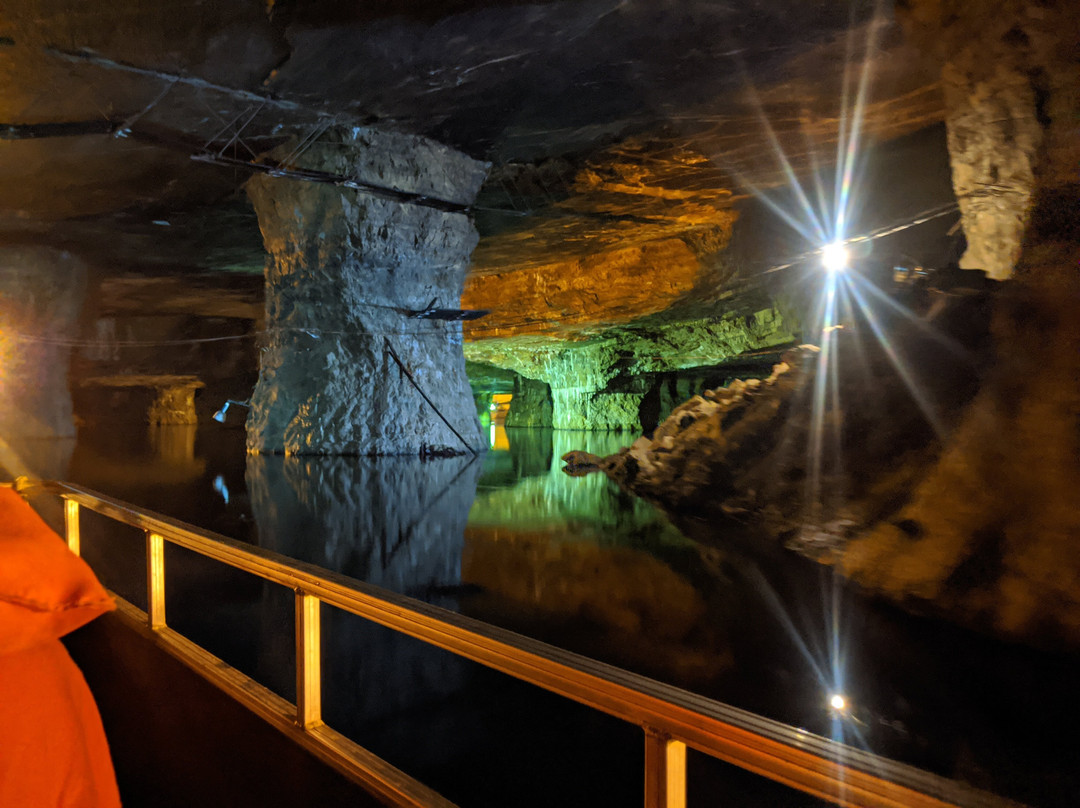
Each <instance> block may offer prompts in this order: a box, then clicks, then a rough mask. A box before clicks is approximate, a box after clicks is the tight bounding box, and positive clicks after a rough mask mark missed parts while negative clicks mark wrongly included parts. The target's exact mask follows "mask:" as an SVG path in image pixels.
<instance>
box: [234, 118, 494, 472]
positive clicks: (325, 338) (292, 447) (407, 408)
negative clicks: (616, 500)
mask: <svg viewBox="0 0 1080 808" xmlns="http://www.w3.org/2000/svg"><path fill="white" fill-rule="evenodd" d="M289 151H290V150H289V149H288V148H285V149H283V150H282V151H281V153H279V154H278V155H277V156H278V157H279V158H286V157H288V154H289ZM292 159H295V160H298V161H299V163H300V165H302V166H303V167H304V168H307V169H313V170H318V171H323V172H327V173H328V174H331V175H335V176H344V177H349V178H354V179H356V180H359V181H361V182H364V183H368V184H373V185H378V186H380V187H382V188H387V189H390V190H391V191H392V192H398V195H399V196H400V195H401V194H406V195H412V197H411V198H409V199H400V198H399V199H394V198H385V196H379V195H373V194H370V193H366V192H362V191H354V190H349V189H347V188H341V187H338V186H337V185H335V184H330V183H322V182H301V181H297V180H294V179H275V178H272V177H257V178H255V179H253V180H251V182H250V183H249V185H248V193H249V195H250V196H251V199H252V202H253V203H254V205H255V209H256V212H257V213H258V216H259V225H260V227H261V229H262V232H263V239H264V241H265V244H266V250H267V252H268V253H269V259H268V262H267V268H266V311H267V315H266V323H267V329H268V330H269V332H270V334H269V338H268V340H267V344H266V345H265V346H264V347H263V349H262V356H261V367H260V374H259V383H258V385H257V386H256V388H255V392H254V394H253V395H252V399H251V415H250V417H249V420H248V449H249V451H254V452H285V453H287V454H358V455H375V454H429V453H435V454H445V453H462V452H469V451H476V450H478V449H479V448H480V447H482V445H483V443H482V437H481V434H480V428H479V424H478V422H477V420H476V416H475V412H474V407H473V401H472V395H471V393H470V391H469V386H468V381H467V380H466V377H465V360H464V357H463V355H462V350H461V325H460V323H456V322H447V321H443V320H430V319H417V318H414V317H410V316H409V314H410V313H412V312H419V311H421V310H424V309H426V308H428V307H430V306H434V307H436V308H446V309H456V308H457V307H458V305H459V300H460V298H461V290H462V285H463V283H464V277H465V268H466V266H467V264H468V260H469V255H470V253H471V252H472V250H473V248H474V247H475V246H476V241H477V235H476V230H475V229H474V228H473V226H472V222H471V221H470V220H469V217H468V216H467V215H466V214H465V213H464V212H461V210H463V208H464V206H467V205H468V204H469V203H470V202H471V201H472V199H473V197H474V196H475V194H476V192H477V189H478V188H479V186H480V183H481V182H482V181H483V178H484V174H485V170H486V166H485V165H484V164H483V163H479V162H476V161H474V160H471V159H469V158H467V157H465V156H464V155H461V154H458V153H456V152H454V151H452V150H450V149H448V148H446V147H443V146H440V145H439V144H436V143H433V142H432V141H428V140H425V139H423V138H417V137H406V136H403V135H395V134H392V133H387V132H382V131H376V130H371V129H352V130H347V131H343V132H340V133H338V135H337V136H334V137H329V138H327V137H324V138H323V139H322V140H321V141H320V142H319V143H318V144H316V145H314V146H312V147H311V148H309V149H307V150H306V151H303V154H302V156H301V157H297V158H292ZM430 200H437V201H441V202H440V204H438V205H432V204H430ZM448 208H449V209H448ZM424 396H427V398H428V399H430V402H429V401H427V400H425V398H424ZM444 419H445V421H444Z"/></svg>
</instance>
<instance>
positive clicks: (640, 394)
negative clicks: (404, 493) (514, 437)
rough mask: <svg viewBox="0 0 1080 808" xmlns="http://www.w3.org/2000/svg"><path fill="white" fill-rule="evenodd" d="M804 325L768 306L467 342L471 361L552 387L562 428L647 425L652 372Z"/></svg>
mask: <svg viewBox="0 0 1080 808" xmlns="http://www.w3.org/2000/svg"><path fill="white" fill-rule="evenodd" d="M796 329H797V324H794V323H790V322H788V321H786V320H785V319H784V318H783V317H782V316H781V315H780V313H779V312H778V311H777V310H776V309H773V308H766V309H761V310H759V311H756V312H754V313H750V314H733V315H727V316H724V317H710V318H701V319H696V320H684V321H681V322H673V323H667V324H662V323H658V324H655V325H642V326H639V327H637V328H632V329H631V328H624V329H609V330H607V331H606V332H605V333H604V336H603V337H598V338H593V339H586V340H580V341H572V342H564V341H559V340H554V339H550V338H543V337H510V338H505V339H487V340H483V341H480V342H471V343H469V344H467V345H466V347H465V351H466V354H467V355H468V356H469V358H470V359H471V360H474V361H482V362H486V363H488V364H491V365H495V366H498V367H509V368H512V369H513V370H514V371H515V372H517V373H519V374H520V375H522V376H524V377H526V378H528V379H535V380H538V381H542V382H544V383H545V384H547V385H548V386H550V389H551V401H552V415H551V424H552V425H553V426H554V427H555V428H556V429H593V430H640V429H641V428H642V412H641V410H642V402H643V401H644V400H645V398H646V396H647V395H648V394H649V392H650V389H651V386H652V385H653V379H652V378H651V377H650V376H649V375H648V374H657V373H664V372H668V371H672V370H681V369H686V368H695V367H703V366H709V365H716V364H721V363H723V362H726V361H730V360H732V359H733V358H735V357H738V356H739V355H741V354H746V353H748V352H754V351H761V350H768V349H770V348H775V347H778V346H782V345H787V344H790V343H792V342H794V341H795V332H796ZM511 412H513V404H511ZM653 417H655V416H653ZM508 425H509V424H508ZM650 426H652V424H650Z"/></svg>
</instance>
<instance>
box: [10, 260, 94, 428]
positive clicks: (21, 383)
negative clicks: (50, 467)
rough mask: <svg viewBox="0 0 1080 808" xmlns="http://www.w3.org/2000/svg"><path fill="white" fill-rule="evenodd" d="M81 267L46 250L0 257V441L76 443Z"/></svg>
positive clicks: (82, 290) (83, 277)
mask: <svg viewBox="0 0 1080 808" xmlns="http://www.w3.org/2000/svg"><path fill="white" fill-rule="evenodd" d="M85 292H86V267H85V266H84V265H83V263H82V262H81V261H80V260H79V259H78V258H76V257H75V256H73V255H71V254H70V253H68V252H62V251H60V250H54V249H51V248H48V247H7V248H4V249H3V250H0V437H2V438H4V439H5V440H7V441H9V442H10V441H17V440H22V439H29V438H70V437H74V435H75V420H74V416H73V414H72V404H71V391H70V388H69V384H68V368H69V362H70V354H71V348H70V347H69V346H68V345H66V344H65V343H64V341H65V340H71V339H73V338H76V337H78V324H79V317H80V313H81V311H82V306H83V299H84V296H85Z"/></svg>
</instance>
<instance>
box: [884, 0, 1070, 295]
mask: <svg viewBox="0 0 1080 808" xmlns="http://www.w3.org/2000/svg"><path fill="white" fill-rule="evenodd" d="M897 6H898V17H899V18H900V19H901V20H902V21H903V22H904V23H905V24H906V26H907V28H908V31H909V32H910V33H911V35H912V37H913V39H914V40H915V42H916V43H917V44H919V45H920V46H921V47H922V48H923V49H924V50H925V51H927V52H929V53H931V54H933V56H935V57H936V58H938V59H939V60H940V61H941V63H942V79H943V83H944V89H945V107H946V113H945V121H946V125H947V127H948V133H949V153H950V157H951V162H952V169H953V184H954V186H955V188H956V197H957V199H958V200H959V202H960V209H961V212H962V214H963V224H964V233H965V234H966V236H967V240H968V251H967V253H966V254H965V255H964V257H963V259H962V261H961V266H963V267H972V268H980V269H985V270H986V271H987V272H988V273H989V275H990V276H991V277H994V278H1005V277H1008V276H1009V275H1011V274H1012V272H1013V269H1014V267H1015V266H1016V262H1017V259H1018V258H1019V256H1020V252H1021V242H1022V239H1023V237H1024V232H1025V227H1026V225H1027V223H1028V221H1029V219H1030V216H1031V209H1032V207H1033V205H1036V204H1037V200H1036V196H1037V195H1042V196H1051V197H1054V198H1055V199H1056V200H1057V202H1056V203H1055V204H1065V205H1068V204H1070V203H1069V200H1070V199H1071V200H1072V203H1071V204H1072V206H1073V208H1074V209H1075V200H1076V196H1077V191H1078V188H1080V177H1078V176H1077V173H1076V166H1077V164H1078V162H1080V136H1078V131H1077V114H1078V111H1080V99H1078V96H1077V87H1078V86H1080V63H1078V62H1077V59H1076V43H1077V42H1078V41H1080V13H1078V12H1077V10H1076V7H1075V4H1073V3H1069V2H1067V0H1041V2H1033V3H1027V2H1022V1H1021V0H1007V2H1004V3H997V4H993V5H988V4H986V3H980V2H978V0H947V2H940V1H939V0H905V1H904V2H901V3H898V4H897ZM1069 189H1071V190H1069Z"/></svg>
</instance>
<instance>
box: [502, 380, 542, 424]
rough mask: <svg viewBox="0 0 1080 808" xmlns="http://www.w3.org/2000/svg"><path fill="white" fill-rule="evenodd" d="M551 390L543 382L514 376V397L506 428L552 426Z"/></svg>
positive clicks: (507, 416) (511, 401) (507, 415)
mask: <svg viewBox="0 0 1080 808" xmlns="http://www.w3.org/2000/svg"><path fill="white" fill-rule="evenodd" d="M551 409H552V405H551V388H550V387H548V385H546V384H545V383H544V382H541V381H537V380H536V379H529V378H526V377H525V376H521V375H517V376H514V397H513V398H512V399H511V400H510V412H508V413H507V414H506V426H507V427H510V428H513V427H550V426H551V424H552V420H551V418H552V411H551Z"/></svg>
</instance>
